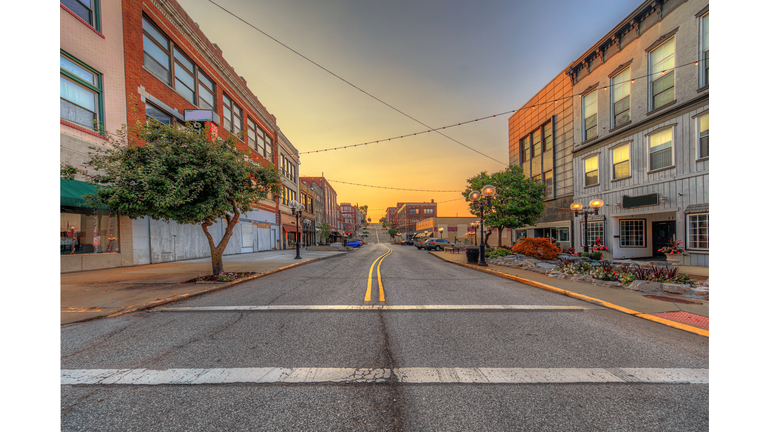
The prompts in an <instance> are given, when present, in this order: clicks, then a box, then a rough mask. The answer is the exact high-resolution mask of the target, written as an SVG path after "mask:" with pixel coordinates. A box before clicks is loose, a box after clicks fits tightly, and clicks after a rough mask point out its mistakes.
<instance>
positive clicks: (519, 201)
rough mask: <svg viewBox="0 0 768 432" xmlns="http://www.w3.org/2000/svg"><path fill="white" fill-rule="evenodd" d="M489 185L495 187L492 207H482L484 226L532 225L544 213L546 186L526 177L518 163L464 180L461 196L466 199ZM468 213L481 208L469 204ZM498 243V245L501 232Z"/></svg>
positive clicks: (501, 228)
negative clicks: (474, 191)
mask: <svg viewBox="0 0 768 432" xmlns="http://www.w3.org/2000/svg"><path fill="white" fill-rule="evenodd" d="M488 184H491V185H493V186H496V196H495V197H494V198H493V199H492V200H491V206H490V207H485V209H484V210H483V225H485V226H486V227H489V228H495V229H498V230H499V233H501V230H503V229H504V228H512V229H515V228H520V227H523V226H526V225H534V224H535V223H536V220H537V219H538V218H539V217H541V214H542V213H543V212H544V189H545V185H544V184H542V183H541V182H538V181H535V180H532V179H529V178H526V176H525V173H524V172H523V169H522V168H520V167H519V166H510V167H507V168H506V169H505V170H503V171H499V172H496V173H493V174H491V175H488V173H487V172H486V171H483V172H481V173H480V174H478V175H476V176H474V177H472V178H470V179H467V189H466V190H465V191H464V192H462V195H464V197H465V198H467V199H469V194H470V193H472V191H473V190H478V191H479V190H481V189H482V187H483V186H485V185H488ZM481 199H483V200H484V199H485V198H481ZM470 212H471V213H472V214H473V215H476V216H479V215H480V210H479V209H475V208H472V206H470ZM486 241H487V236H486ZM498 245H499V246H501V234H499V243H498Z"/></svg>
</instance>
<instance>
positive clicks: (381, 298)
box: [376, 246, 392, 302]
mask: <svg viewBox="0 0 768 432" xmlns="http://www.w3.org/2000/svg"><path fill="white" fill-rule="evenodd" d="M384 247H386V246H384ZM387 250H389V252H387V253H386V254H384V256H383V257H381V259H380V260H379V265H378V267H376V278H377V279H378V281H379V301H382V302H383V301H384V284H383V283H382V282H381V263H382V261H384V258H386V257H388V256H389V255H391V254H392V249H390V248H387Z"/></svg>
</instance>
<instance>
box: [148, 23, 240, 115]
mask: <svg viewBox="0 0 768 432" xmlns="http://www.w3.org/2000/svg"><path fill="white" fill-rule="evenodd" d="M142 28H143V29H144V67H146V68H147V69H148V70H149V71H150V72H152V74H153V75H155V76H156V77H157V78H158V79H160V80H161V81H163V82H165V83H166V84H168V85H169V86H171V87H172V88H173V89H174V90H176V92H177V93H178V94H180V95H181V96H182V97H183V98H184V99H186V100H187V101H189V102H190V103H191V104H193V105H196V106H198V107H199V108H201V109H209V110H212V111H213V110H215V109H216V85H215V83H214V82H213V81H211V79H210V78H208V77H207V76H206V75H205V74H204V73H202V71H200V68H199V67H198V66H197V65H196V64H195V63H194V62H193V61H192V60H190V59H189V57H187V55H186V54H184V53H183V52H182V51H181V50H180V49H179V47H177V46H176V45H174V44H173V42H172V41H171V40H170V39H169V38H168V37H166V36H165V35H164V34H163V33H162V32H161V31H160V30H158V28H157V27H155V25H154V24H153V23H152V22H151V21H149V20H148V19H147V17H142ZM171 58H173V61H171ZM171 77H173V80H171ZM240 126H241V129H242V123H241V125H240Z"/></svg>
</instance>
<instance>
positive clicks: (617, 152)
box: [611, 143, 629, 180]
mask: <svg viewBox="0 0 768 432" xmlns="http://www.w3.org/2000/svg"><path fill="white" fill-rule="evenodd" d="M611 153H613V179H614V180H617V179H621V178H625V177H629V143H627V144H624V145H623V146H621V147H616V148H614V149H613V150H611Z"/></svg>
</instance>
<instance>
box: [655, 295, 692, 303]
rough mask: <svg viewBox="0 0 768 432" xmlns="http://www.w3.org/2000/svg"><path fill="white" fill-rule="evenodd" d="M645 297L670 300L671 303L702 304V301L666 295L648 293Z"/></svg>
mask: <svg viewBox="0 0 768 432" xmlns="http://www.w3.org/2000/svg"><path fill="white" fill-rule="evenodd" d="M645 297H647V298H649V299H654V300H661V301H665V302H670V303H682V304H692V305H700V304H701V302H699V301H696V300H686V299H680V298H674V297H665V296H658V295H647V296H645Z"/></svg>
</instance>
